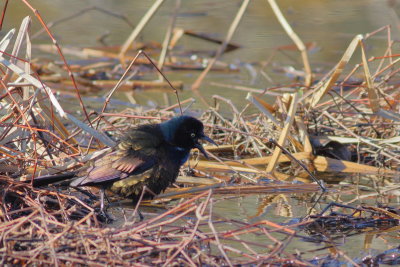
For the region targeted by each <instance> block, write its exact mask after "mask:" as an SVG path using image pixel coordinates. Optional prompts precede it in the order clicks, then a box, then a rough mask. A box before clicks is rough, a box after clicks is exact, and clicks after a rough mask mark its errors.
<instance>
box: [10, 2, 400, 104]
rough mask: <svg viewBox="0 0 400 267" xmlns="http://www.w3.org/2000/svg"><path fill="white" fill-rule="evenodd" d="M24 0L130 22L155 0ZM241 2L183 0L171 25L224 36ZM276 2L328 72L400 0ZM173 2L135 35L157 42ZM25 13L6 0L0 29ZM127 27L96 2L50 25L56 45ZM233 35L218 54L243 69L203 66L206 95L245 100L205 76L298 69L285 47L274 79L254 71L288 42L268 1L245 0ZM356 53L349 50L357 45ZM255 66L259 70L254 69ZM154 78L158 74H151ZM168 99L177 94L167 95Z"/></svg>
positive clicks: (375, 48) (115, 40)
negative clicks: (229, 47) (228, 48)
mask: <svg viewBox="0 0 400 267" xmlns="http://www.w3.org/2000/svg"><path fill="white" fill-rule="evenodd" d="M30 2H31V4H32V5H33V6H34V7H35V8H36V9H38V10H39V11H40V14H41V15H42V17H43V19H44V20H45V21H46V22H47V23H49V22H52V21H55V20H58V19H60V18H65V17H69V16H70V15H72V14H76V13H77V12H78V11H80V10H82V9H85V8H87V7H90V6H97V7H99V8H102V9H105V10H108V11H110V12H114V13H117V14H123V15H126V16H127V18H128V19H129V20H130V21H131V22H132V24H133V25H136V24H137V23H138V22H139V20H140V19H141V18H142V16H143V15H144V14H145V12H146V11H147V10H148V8H149V7H150V6H151V4H152V3H153V1H128V0H119V1H105V0H96V1H93V0H92V1H90V0H69V1H59V0H58V1H41V0H32V1H30ZM240 3H241V1H210V0H196V1H189V0H184V1H182V4H181V8H180V10H179V15H178V18H177V22H176V26H177V27H181V28H184V29H190V30H193V31H196V32H206V33H208V34H211V35H213V36H215V37H218V38H220V39H223V38H224V36H225V35H226V32H227V29H228V27H229V25H230V23H231V22H232V20H233V17H234V16H235V14H236V12H237V10H238V8H239V6H240ZM279 5H280V7H281V9H282V12H283V13H284V15H285V16H286V18H287V20H288V21H289V23H290V24H291V25H292V27H293V29H294V30H295V31H296V32H297V34H298V35H299V36H300V38H301V39H302V40H303V42H304V43H312V42H313V43H315V48H313V49H312V50H311V51H310V52H309V54H310V61H311V66H312V68H313V70H314V71H316V72H326V71H328V70H329V69H330V68H332V67H333V66H334V65H335V64H336V63H337V62H338V60H339V59H340V57H341V56H342V54H343V52H344V50H345V49H346V47H347V46H348V44H349V43H350V41H351V40H352V38H353V37H354V36H355V35H357V34H360V33H361V34H365V33H368V32H372V31H375V30H376V29H378V28H380V27H382V26H385V25H388V24H392V25H396V22H397V21H398V18H397V16H396V12H398V11H399V10H400V5H397V6H395V7H393V8H392V7H390V6H389V5H388V1H383V0H352V1H348V0H338V1H312V0H308V1H298V0H284V1H279ZM174 6H175V1H172V0H169V1H165V3H164V4H163V5H162V6H161V8H160V9H159V10H158V12H157V13H156V15H155V16H154V17H153V19H152V20H151V21H150V22H149V23H148V25H147V26H146V27H145V29H144V30H143V32H142V34H141V35H140V36H139V38H138V40H139V41H156V42H159V43H162V41H163V38H164V35H165V31H166V28H167V26H168V24H169V21H170V15H171V14H172V13H173V8H174ZM26 15H31V16H33V14H32V13H31V12H30V11H29V9H28V8H27V7H26V6H25V5H24V4H22V3H21V2H10V4H9V10H8V12H7V16H6V20H5V23H4V27H3V31H2V34H4V33H5V30H6V29H10V28H12V27H19V24H20V22H21V19H22V18H23V17H24V16H26ZM33 21H34V23H33V26H32V33H35V32H36V31H37V30H38V29H40V28H41V26H40V25H39V23H38V20H37V19H36V18H33ZM131 31H132V26H130V25H128V24H127V23H125V22H123V21H122V20H121V19H119V18H116V17H113V16H109V15H106V14H104V13H102V12H100V11H97V10H92V11H89V12H86V13H84V14H82V15H80V16H78V17H74V18H73V19H72V20H68V21H65V22H63V23H60V24H58V25H56V26H55V27H53V28H52V32H53V33H54V34H55V36H56V38H57V40H58V41H59V43H60V44H61V45H62V46H70V45H71V46H79V47H88V46H99V43H97V42H96V39H97V38H98V37H99V36H101V35H103V34H105V33H109V36H108V37H107V39H106V42H107V44H109V45H120V44H122V43H123V42H124V40H126V38H127V37H128V36H129V34H130V32H131ZM398 34H399V31H398V28H397V27H396V26H393V27H392V36H394V37H395V38H396V36H398ZM385 38H386V35H385V33H381V34H379V35H377V36H376V37H374V38H372V40H370V41H368V43H367V48H368V56H372V55H381V54H382V53H383V51H384V49H385V48H386V43H385ZM395 38H394V39H395ZM232 42H233V43H237V44H239V45H241V46H242V48H241V49H238V50H236V51H233V52H231V53H227V54H225V55H224V56H223V57H222V58H221V60H222V61H224V62H226V63H228V64H233V65H234V66H236V67H237V68H239V69H241V71H240V72H233V73H220V72H211V73H209V74H208V76H207V78H206V80H205V81H204V83H203V85H202V87H201V91H202V92H203V93H204V95H205V96H206V97H207V98H209V97H210V96H211V95H213V94H219V95H222V96H224V97H229V98H230V99H232V100H233V101H234V103H235V104H236V105H238V106H239V107H243V106H244V105H245V102H244V101H243V99H244V97H245V95H246V94H247V93H246V92H239V91H235V90H231V89H226V88H223V87H221V86H215V85H212V84H211V82H213V81H214V82H218V83H222V84H224V83H226V84H235V85H244V86H249V87H254V88H260V89H263V88H268V87H272V86H277V85H279V84H290V83H292V82H293V81H292V77H286V76H285V75H284V74H282V68H283V67H294V68H296V69H298V70H301V69H302V63H301V58H300V54H299V53H298V52H297V51H286V52H284V53H277V55H276V56H275V57H274V58H273V60H272V62H270V64H269V66H268V67H267V68H265V69H264V71H265V72H266V73H267V74H268V75H269V76H270V77H271V79H272V80H268V79H266V78H264V77H263V76H262V75H260V74H259V73H258V71H259V70H260V69H261V66H262V64H263V63H265V62H267V61H268V60H269V58H270V56H271V55H272V54H273V53H275V49H276V48H278V47H280V46H287V45H293V43H292V41H291V40H290V39H289V37H288V36H287V35H286V33H285V32H284V31H283V30H282V27H281V26H280V24H279V23H278V22H277V20H276V18H275V15H274V14H273V13H272V11H271V8H270V7H269V5H268V2H267V1H264V0H255V1H252V2H251V3H250V5H249V7H248V9H247V11H246V13H245V16H244V17H243V19H242V21H241V23H240V25H239V27H238V29H237V31H236V33H235V35H234V36H233V40H232ZM34 43H36V44H38V43H47V44H49V43H50V41H49V37H48V36H46V35H41V36H39V37H38V38H37V39H35V40H34ZM178 49H179V50H182V49H185V50H197V49H199V50H207V51H213V50H215V49H217V45H215V44H210V43H208V42H205V41H202V40H197V39H194V38H190V37H186V36H185V37H183V38H181V40H180V41H179V42H178ZM356 54H357V55H355V57H357V56H358V54H359V53H356ZM249 66H252V67H249ZM353 66H354V64H349V67H350V68H352V67H353ZM252 69H254V70H252ZM254 73H258V74H257V75H256V76H254ZM166 74H167V76H168V77H169V78H170V79H172V80H174V79H176V80H182V81H183V82H184V84H185V88H186V89H188V88H189V87H190V85H191V84H192V83H193V81H194V80H195V79H196V78H197V77H198V75H199V74H200V72H197V71H196V72H188V71H185V72H174V73H171V72H167V73H166ZM152 79H156V76H154V77H152ZM181 95H182V98H187V97H191V96H192V93H191V91H190V90H186V91H184V92H182V93H181ZM135 97H136V98H137V101H138V102H139V103H140V104H147V103H148V102H149V101H153V102H154V101H156V102H158V103H163V99H162V98H160V94H159V93H157V92H156V93H145V94H143V93H140V94H136V95H135ZM118 98H120V99H125V100H126V97H125V96H124V95H122V96H118ZM170 99H171V101H175V98H174V97H173V95H171V97H170ZM269 100H270V101H273V100H272V99H269ZM195 107H199V106H195Z"/></svg>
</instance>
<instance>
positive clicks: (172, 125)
mask: <svg viewBox="0 0 400 267" xmlns="http://www.w3.org/2000/svg"><path fill="white" fill-rule="evenodd" d="M160 125H161V131H162V133H163V135H164V137H165V139H166V140H167V142H168V143H170V144H171V145H173V146H176V147H179V148H182V149H188V150H190V149H192V148H198V149H199V150H200V151H201V153H203V154H204V156H205V157H207V158H208V156H207V153H206V151H205V150H204V148H203V146H202V145H201V144H200V142H199V141H200V140H201V139H202V140H206V141H208V142H210V143H212V144H214V145H217V144H216V143H215V142H214V141H213V140H212V139H211V138H209V137H208V136H206V135H205V134H204V131H203V130H204V126H203V123H202V122H201V121H199V120H198V119H196V118H193V117H190V116H179V117H175V118H172V119H170V120H168V121H166V122H163V123H161V124H160Z"/></svg>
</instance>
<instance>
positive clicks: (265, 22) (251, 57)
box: [1, 0, 400, 258]
mask: <svg viewBox="0 0 400 267" xmlns="http://www.w3.org/2000/svg"><path fill="white" fill-rule="evenodd" d="M30 3H31V4H32V5H33V6H34V7H35V8H37V9H38V10H39V11H40V14H41V15H42V17H43V18H44V20H45V21H46V22H51V21H54V20H57V19H60V18H63V17H66V16H69V15H71V14H74V13H76V12H78V11H79V10H81V9H84V8H86V7H88V6H92V5H95V6H98V7H101V8H103V9H106V10H108V11H111V12H115V13H120V14H125V15H126V16H127V17H128V19H129V20H130V21H131V22H132V23H133V24H134V25H136V24H137V23H138V21H139V20H140V19H141V18H142V16H143V14H144V13H145V12H146V11H147V10H148V8H149V7H150V5H151V4H152V3H153V1H128V0H119V1H105V0H69V1H61V0H53V1H43V0H31V1H30ZM174 3H175V1H172V0H169V1H166V2H165V3H164V5H163V6H162V7H161V8H160V10H159V11H158V12H157V14H156V16H155V17H154V18H153V19H152V20H151V21H150V23H149V24H148V25H147V26H146V28H145V29H144V31H143V33H142V34H141V35H140V38H139V41H145V42H146V41H156V42H160V43H161V42H162V40H163V38H164V34H165V30H166V27H167V25H168V23H169V20H170V15H171V13H172V12H173V7H174ZM240 3H241V1H211V0H192V1H189V0H184V1H182V6H181V9H180V11H179V16H178V19H177V24H176V25H177V27H181V28H184V29H190V30H193V31H196V32H206V33H208V34H212V35H213V36H215V37H218V38H220V39H223V38H224V36H225V34H226V31H227V29H228V27H229V25H230V23H231V21H232V19H233V17H234V15H235V13H236V12H237V9H238V7H239V5H240ZM279 5H280V7H281V9H282V11H283V13H284V15H285V16H286V18H287V20H288V21H289V23H290V24H291V25H292V26H293V29H294V30H295V31H296V32H297V34H298V35H299V36H300V38H301V39H302V40H303V42H305V43H310V42H315V48H313V49H312V50H311V51H310V52H309V55H310V61H311V66H312V68H313V70H314V71H317V72H318V71H320V72H326V71H327V70H329V69H330V68H332V67H333V66H334V65H335V64H336V62H338V60H339V59H340V58H341V56H342V54H343V52H344V50H345V49H346V47H347V46H348V44H349V43H350V41H351V40H352V38H353V37H354V36H355V35H357V34H365V33H368V32H372V31H374V30H376V29H378V28H380V27H383V26H385V25H388V24H392V25H396V23H397V22H398V18H397V15H396V13H399V11H400V5H397V6H395V7H393V8H392V7H390V6H389V5H388V1H383V0H352V1H348V0H337V1H326V0H320V1H318V0H315V1H312V0H304V1H298V0H281V1H279ZM26 15H31V16H33V14H32V13H31V12H30V11H29V9H28V8H27V7H26V6H25V5H24V4H23V3H22V2H21V1H10V3H9V10H8V11H7V14H6V20H5V23H4V25H3V30H2V31H1V35H4V34H5V32H6V31H8V30H9V29H10V28H14V27H19V24H20V22H21V20H22V18H23V17H25V16H26ZM40 28H41V27H40V25H39V23H38V21H37V19H36V18H33V26H32V33H35V32H37V31H38V30H39V29H40ZM131 31H132V27H131V26H129V25H128V24H126V23H124V22H123V21H121V20H119V19H117V18H115V17H111V16H108V15H105V14H104V13H101V12H99V11H95V10H93V11H90V12H88V13H85V14H83V15H81V16H78V17H76V18H74V19H72V20H69V21H66V22H64V23H62V24H59V25H57V26H55V27H54V28H52V32H53V33H54V34H55V36H56V38H57V40H58V42H59V43H60V44H61V46H78V47H88V46H99V44H98V43H97V42H96V38H97V37H99V36H101V35H102V34H104V33H106V32H109V33H110V34H109V36H108V38H107V39H106V42H107V44H109V45H120V44H122V43H123V42H124V40H125V39H126V38H127V37H128V36H129V34H130V32H131ZM398 36H399V30H398V28H397V27H396V26H393V27H392V37H393V38H394V39H398ZM385 38H386V35H385V33H384V32H383V33H380V34H379V35H377V36H375V37H373V38H372V40H369V41H368V43H367V52H368V57H369V56H373V55H376V56H379V55H382V54H383V51H384V50H385V49H386V47H387V44H386V41H385V40H386V39H385ZM232 42H233V43H237V44H239V45H241V46H242V48H240V49H238V50H236V51H234V52H230V53H227V54H225V55H223V57H222V58H221V60H222V61H224V62H226V63H228V64H233V65H234V66H236V67H238V68H239V69H240V72H230V73H221V72H211V73H209V74H208V76H207V78H206V80H205V81H204V83H203V85H202V87H201V91H202V92H203V93H204V94H205V96H206V97H210V96H211V95H213V94H219V95H222V96H224V97H227V98H229V99H232V100H233V101H234V103H235V104H236V105H237V106H238V107H243V106H244V105H245V104H246V102H245V101H244V96H245V95H246V93H245V92H239V91H235V90H230V89H226V88H222V87H220V86H215V85H214V86H213V85H211V84H210V83H211V82H218V83H226V84H236V85H244V86H249V87H254V88H267V87H271V86H276V85H278V84H288V83H292V82H293V81H292V78H291V77H286V76H285V75H283V74H282V73H281V72H280V71H279V70H281V69H282V68H283V67H288V66H292V67H294V68H296V69H299V70H301V69H302V64H301V58H300V54H299V53H298V52H296V51H287V52H285V53H277V55H276V57H274V58H273V60H272V62H271V63H270V65H269V66H268V67H267V68H265V69H264V70H265V71H266V72H267V73H268V75H269V76H270V77H271V79H272V81H270V80H268V79H265V78H264V77H263V76H262V75H260V74H257V76H252V74H253V73H252V71H251V68H252V67H253V68H254V69H255V70H256V73H258V71H259V70H260V69H261V66H262V64H263V63H265V62H267V61H268V60H269V58H270V56H271V55H272V54H273V53H275V51H276V48H278V47H280V46H287V45H292V41H291V40H290V39H289V37H288V36H287V35H286V34H285V33H284V31H283V30H282V27H281V26H280V24H279V23H278V22H277V20H276V18H275V16H274V14H273V13H272V11H271V9H270V7H269V5H268V3H267V1H265V0H254V1H252V2H251V4H250V5H249V7H248V10H247V12H246V14H245V16H244V18H243V20H242V22H241V24H240V26H239V28H238V29H237V31H236V33H235V35H234V37H233V40H232ZM33 43H34V44H50V43H51V42H50V40H49V38H48V36H46V35H41V36H39V37H38V38H36V39H34V40H33ZM177 49H180V50H207V51H211V50H214V49H217V46H216V45H213V44H210V43H207V42H204V41H201V40H196V39H193V38H190V37H183V38H182V39H181V40H180V41H179V43H178V48H177ZM357 53H358V52H357ZM34 55H35V53H34ZM357 56H358V55H356V57H357ZM69 59H70V58H69ZM349 66H350V67H353V66H354V64H353V63H351V64H349ZM166 74H167V76H168V77H169V78H170V79H171V80H174V79H176V80H182V81H184V83H185V89H188V88H189V87H190V85H191V84H192V83H193V81H194V80H195V79H196V78H197V77H198V75H199V74H200V72H196V71H185V72H167V73H166ZM155 78H156V77H153V79H155ZM102 94H103V93H102ZM159 95H160V94H159V93H138V94H136V95H135V96H136V98H137V100H138V102H139V103H140V104H147V103H148V101H156V102H160V103H162V100H161V99H160V97H159ZM187 97H192V93H191V91H190V90H185V91H184V92H182V93H181V98H182V99H184V98H187ZM118 98H119V99H121V100H125V101H127V100H126V98H125V96H124V95H119V96H118ZM170 99H171V101H174V98H173V96H172V95H171V97H170ZM269 100H270V101H273V100H272V99H269ZM197 107H198V106H197ZM350 191H351V190H350ZM354 193H355V192H349V190H347V191H346V194H347V195H342V196H340V195H338V194H330V195H328V198H327V199H324V200H323V201H322V203H321V204H320V205H317V207H316V211H315V212H319V211H321V209H322V208H323V207H325V205H326V204H327V203H329V202H330V201H339V200H340V199H341V200H343V199H346V198H347V199H348V200H349V199H351V198H354V197H355V195H354ZM367 193H370V192H367ZM367 193H365V194H367ZM309 198H310V195H309V194H307V195H303V196H301V195H300V196H299V195H297V196H291V195H260V196H245V197H234V198H230V199H226V200H219V201H217V202H216V203H215V209H214V211H215V213H216V214H219V215H220V216H222V217H226V218H236V219H238V220H243V221H246V222H252V221H254V220H262V219H266V220H270V221H273V222H276V223H290V221H291V220H293V219H299V218H302V217H304V216H306V215H307V213H308V211H309V209H310V207H311V205H312V203H310V201H309ZM377 201H382V202H384V203H385V204H389V205H393V206H396V205H397V206H398V205H399V204H400V203H399V199H398V195H396V194H395V193H393V192H392V193H390V194H387V195H386V196H384V197H382V198H379V199H377V198H376V195H375V196H371V197H365V198H359V199H358V200H356V201H354V202H352V203H351V204H352V205H356V204H370V205H376V204H377ZM127 210H128V209H127ZM365 238H366V237H365V235H356V236H353V237H351V238H348V239H346V240H345V242H344V245H342V246H341V247H340V249H342V250H343V251H346V253H347V255H349V256H350V257H351V258H354V257H360V256H362V255H363V253H367V252H369V251H374V250H376V251H383V250H386V249H389V248H392V247H393V246H395V245H396V244H398V242H397V241H396V240H395V238H391V237H388V238H387V239H383V238H381V237H377V236H376V237H375V238H374V239H373V241H372V245H371V249H366V250H364V251H363V250H362V247H363V244H364V240H365ZM257 241H260V240H257ZM261 241H263V240H261ZM290 246H291V247H290V249H291V250H292V251H294V249H295V248H296V246H301V247H302V248H303V249H304V248H305V247H307V248H309V249H315V248H318V247H320V245H319V244H312V243H306V242H304V241H302V240H297V241H294V242H292V243H291V245H290Z"/></svg>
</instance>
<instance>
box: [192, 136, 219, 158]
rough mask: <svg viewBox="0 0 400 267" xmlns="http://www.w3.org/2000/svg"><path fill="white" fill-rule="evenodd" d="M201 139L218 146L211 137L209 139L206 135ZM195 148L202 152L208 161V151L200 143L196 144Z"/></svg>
mask: <svg viewBox="0 0 400 267" xmlns="http://www.w3.org/2000/svg"><path fill="white" fill-rule="evenodd" d="M200 139H202V140H206V141H207V142H210V143H211V144H213V145H216V146H218V145H217V143H215V142H214V140H212V139H211V138H210V137H208V136H206V135H204V134H203V135H202V136H201V137H200ZM195 147H196V148H197V149H198V150H200V152H201V153H203V155H204V157H206V159H208V155H207V152H206V150H205V149H204V148H203V146H202V145H201V144H200V143H196V144H195Z"/></svg>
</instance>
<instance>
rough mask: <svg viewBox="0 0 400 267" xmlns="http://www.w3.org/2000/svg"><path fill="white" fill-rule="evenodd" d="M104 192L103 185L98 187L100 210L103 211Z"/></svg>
mask: <svg viewBox="0 0 400 267" xmlns="http://www.w3.org/2000/svg"><path fill="white" fill-rule="evenodd" d="M105 194H106V192H105V190H104V187H102V188H100V212H101V213H105V211H104V196H105Z"/></svg>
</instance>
